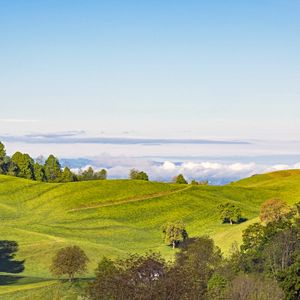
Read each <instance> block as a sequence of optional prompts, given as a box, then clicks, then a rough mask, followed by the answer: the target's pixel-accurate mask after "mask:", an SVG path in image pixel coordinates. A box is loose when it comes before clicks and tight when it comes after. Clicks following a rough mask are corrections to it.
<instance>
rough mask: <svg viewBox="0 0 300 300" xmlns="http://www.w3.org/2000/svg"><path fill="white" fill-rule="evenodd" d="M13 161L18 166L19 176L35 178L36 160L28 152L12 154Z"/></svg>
mask: <svg viewBox="0 0 300 300" xmlns="http://www.w3.org/2000/svg"><path fill="white" fill-rule="evenodd" d="M11 161H12V162H13V163H14V164H15V165H17V166H18V171H17V176H18V177H22V178H26V179H33V180H34V179H35V177H34V160H33V159H32V158H31V157H30V156H29V155H28V154H23V153H21V152H19V151H18V152H16V153H15V154H14V155H13V156H12V158H11Z"/></svg>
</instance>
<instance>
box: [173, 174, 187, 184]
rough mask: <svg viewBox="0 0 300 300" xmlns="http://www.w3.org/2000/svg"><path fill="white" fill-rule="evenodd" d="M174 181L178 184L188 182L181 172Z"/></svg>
mask: <svg viewBox="0 0 300 300" xmlns="http://www.w3.org/2000/svg"><path fill="white" fill-rule="evenodd" d="M174 182H175V183H177V184H187V183H188V182H187V181H186V180H185V178H184V176H183V175H182V174H179V175H178V176H176V177H175V178H174Z"/></svg>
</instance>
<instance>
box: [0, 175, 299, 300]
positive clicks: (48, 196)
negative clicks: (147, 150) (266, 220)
mask: <svg viewBox="0 0 300 300" xmlns="http://www.w3.org/2000/svg"><path fill="white" fill-rule="evenodd" d="M270 197H281V198H283V199H285V200H287V201H288V202H289V203H294V202H298V201H299V200H300V171H298V170H295V171H283V172H276V173H271V174H264V175H256V176H253V177H251V178H248V179H245V180H241V181H239V182H236V183H232V184H230V185H227V186H186V185H174V184H166V183H155V182H143V181H128V180H107V181H89V182H76V183H65V184H46V183H37V182H33V181H27V180H23V179H19V178H14V177H9V176H0V230H1V240H14V241H17V242H18V243H19V247H20V248H19V252H18V257H17V258H18V259H25V271H24V272H23V273H22V276H25V277H26V278H27V280H28V284H29V283H30V284H29V285H28V284H27V285H26V280H25V279H17V280H15V282H14V283H13V284H12V285H2V286H0V296H1V299H2V298H3V299H4V298H5V297H6V296H5V295H6V293H7V292H10V293H9V294H7V295H8V299H9V297H12V295H14V296H13V299H18V298H20V297H21V296H20V295H26V294H27V295H29V296H28V299H30V298H32V296H30V295H31V293H32V291H31V290H29V291H22V293H21V294H20V292H21V291H20V289H25V290H26V288H29V287H30V286H31V287H32V288H33V287H34V286H35V285H37V286H35V287H34V289H35V290H34V292H36V289H38V288H39V287H40V285H42V286H44V285H45V286H47V289H50V290H52V291H53V292H56V288H55V287H56V286H57V284H58V283H57V281H55V280H53V278H51V274H50V273H49V265H50V262H51V258H52V256H53V255H54V253H55V252H56V251H57V250H58V249H59V248H61V247H64V246H67V245H72V244H76V245H78V246H80V247H81V248H83V249H84V250H85V251H86V253H87V255H88V256H89V258H90V260H91V262H90V264H89V272H88V274H87V276H92V275H93V270H94V269H95V267H96V264H97V262H98V261H99V260H100V259H101V257H102V256H103V255H106V256H109V257H115V256H123V255H126V254H128V253H132V252H137V253H143V252H145V251H147V250H150V249H151V250H155V251H160V252H161V253H162V254H163V255H164V256H165V257H167V258H170V259H171V258H172V255H173V251H172V250H171V249H170V248H169V247H167V246H165V245H164V244H163V242H162V238H161V231H160V227H161V225H162V224H164V223H165V222H166V221H168V220H178V219H182V220H183V221H184V222H185V223H186V225H187V230H188V233H189V234H190V236H196V235H202V234H209V235H210V236H212V237H213V238H214V239H215V241H216V243H217V244H218V245H219V246H220V247H221V248H222V250H223V251H224V252H227V251H228V249H229V248H230V245H231V244H232V242H233V241H234V240H237V241H240V239H241V232H242V230H243V229H244V228H246V227H247V226H248V225H249V224H250V223H251V222H254V221H255V220H257V215H258V213H259V207H260V204H261V203H262V202H263V201H265V200H266V199H268V198H270ZM227 201H230V202H233V203H236V204H238V205H239V206H240V207H241V209H242V211H243V217H245V218H247V219H248V221H246V222H244V223H242V224H240V225H233V226H230V225H227V224H225V225H224V224H221V223H220V221H219V219H218V213H217V210H216V207H217V206H218V205H219V204H220V203H224V202H227ZM2 278H3V276H2ZM37 278H38V279H37ZM24 280H25V282H24ZM42 280H43V281H42ZM0 284H1V282H0ZM3 284H5V281H4V282H3ZM42 290H43V291H44V289H42ZM11 293H15V294H11ZM28 293H29V294H28ZM25 298H26V297H25ZM34 298H37V297H34ZM20 299H21V298H20Z"/></svg>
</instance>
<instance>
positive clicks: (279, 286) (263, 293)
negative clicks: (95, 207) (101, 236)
mask: <svg viewBox="0 0 300 300" xmlns="http://www.w3.org/2000/svg"><path fill="white" fill-rule="evenodd" d="M225 206H226V205H225ZM260 219H261V222H258V223H255V224H252V225H250V226H249V227H248V228H247V229H246V230H245V231H244V232H243V241H242V245H241V246H240V247H238V246H237V245H235V244H234V245H233V247H232V251H231V254H230V255H229V257H226V258H225V257H223V256H222V253H221V250H220V249H219V248H218V247H217V246H216V245H215V244H214V242H213V240H212V239H211V238H209V237H208V236H202V237H195V238H189V237H188V234H187V232H186V229H185V225H184V223H183V222H181V221H178V222H168V223H167V224H165V225H164V226H163V233H164V241H165V242H166V243H167V244H168V245H170V246H172V247H173V248H174V247H177V248H178V251H176V252H175V253H174V254H175V259H174V260H173V261H172V262H169V261H166V260H165V259H164V258H163V257H162V256H161V255H160V254H158V253H154V252H149V253H147V254H145V255H130V256H129V257H127V258H122V259H117V260H111V259H108V258H106V257H104V258H103V259H102V260H101V261H100V263H99V265H98V268H97V270H96V274H95V275H96V278H95V279H94V280H93V281H92V282H90V284H89V285H88V287H87V289H86V291H85V295H84V296H85V297H86V298H87V299H95V300H96V299H104V300H105V299H107V300H125V299H126V300H127V299H132V300H135V299H136V300H138V299H143V300H148V299H149V300H168V299H170V300H181V299H187V300H189V299H191V300H193V299H195V300H196V299H197V300H202V299H203V300H257V299H259V300H269V299H272V300H280V299H285V300H299V299H300V239H299V237H300V204H298V205H296V206H295V207H289V206H287V204H286V203H285V202H284V201H282V200H280V199H271V200H268V201H266V202H265V203H264V204H263V205H262V206H261V212H260ZM87 262H88V258H87V256H86V254H85V253H84V252H83V251H82V250H81V249H80V248H78V247H76V246H74V247H67V248H64V249H61V250H60V251H59V252H58V253H57V255H56V256H55V257H54V259H53V263H52V268H51V270H52V272H53V274H55V275H67V276H68V277H69V279H70V280H73V278H74V276H75V274H77V273H78V274H79V273H82V272H84V271H85V270H86V264H87Z"/></svg>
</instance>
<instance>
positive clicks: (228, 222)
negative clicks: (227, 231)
mask: <svg viewBox="0 0 300 300" xmlns="http://www.w3.org/2000/svg"><path fill="white" fill-rule="evenodd" d="M246 221H248V219H247V218H240V219H239V220H238V221H237V222H234V221H233V222H232V224H241V223H244V222H246ZM222 224H230V221H229V220H224V221H223V223H222Z"/></svg>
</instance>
